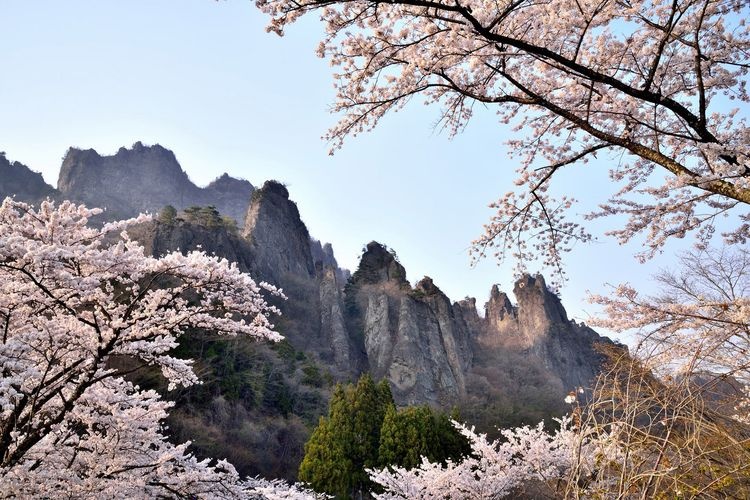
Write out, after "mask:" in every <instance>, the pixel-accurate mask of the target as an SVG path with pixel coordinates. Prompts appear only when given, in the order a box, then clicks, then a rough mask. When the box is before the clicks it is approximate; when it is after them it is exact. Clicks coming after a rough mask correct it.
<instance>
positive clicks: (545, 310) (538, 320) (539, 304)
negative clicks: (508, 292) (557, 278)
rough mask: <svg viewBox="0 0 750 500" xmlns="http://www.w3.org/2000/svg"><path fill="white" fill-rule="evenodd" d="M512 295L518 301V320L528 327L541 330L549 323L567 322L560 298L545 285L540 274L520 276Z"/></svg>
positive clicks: (547, 326) (546, 327)
mask: <svg viewBox="0 0 750 500" xmlns="http://www.w3.org/2000/svg"><path fill="white" fill-rule="evenodd" d="M513 295H515V297H516V300H517V301H518V317H519V320H520V321H521V322H522V323H526V322H528V323H529V326H530V329H533V330H536V331H540V332H541V331H545V330H546V329H548V328H549V326H550V325H551V324H565V323H568V315H567V313H566V312H565V308H563V306H562V304H561V303H560V298H559V297H558V296H557V295H556V294H555V293H553V292H552V291H551V290H550V289H549V288H548V287H547V284H546V282H545V281H544V278H543V277H542V276H541V275H539V274H537V275H535V276H531V275H530V274H524V275H523V276H521V278H519V279H518V280H517V281H516V283H515V285H514V287H513Z"/></svg>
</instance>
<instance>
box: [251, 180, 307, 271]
mask: <svg viewBox="0 0 750 500" xmlns="http://www.w3.org/2000/svg"><path fill="white" fill-rule="evenodd" d="M242 236H243V237H244V238H245V239H247V240H248V242H249V243H250V245H251V247H252V249H253V256H254V260H255V262H256V267H257V271H258V273H259V274H260V275H261V276H264V277H265V279H269V280H272V281H274V282H275V283H276V284H281V285H283V284H285V282H287V281H288V280H289V278H290V277H298V278H303V279H308V278H312V277H313V276H314V273H315V268H314V265H313V258H312V251H311V250H310V234H309V233H308V231H307V227H306V226H305V224H304V223H303V222H302V219H301V218H300V215H299V210H298V209H297V204H296V203H294V202H293V201H291V200H290V199H289V191H287V189H286V187H284V185H283V184H281V183H279V182H276V181H267V182H266V183H265V184H264V185H263V187H262V188H260V189H257V190H255V192H254V193H253V196H252V199H251V202H250V206H249V207H248V209H247V215H246V216H245V227H244V229H243V231H242Z"/></svg>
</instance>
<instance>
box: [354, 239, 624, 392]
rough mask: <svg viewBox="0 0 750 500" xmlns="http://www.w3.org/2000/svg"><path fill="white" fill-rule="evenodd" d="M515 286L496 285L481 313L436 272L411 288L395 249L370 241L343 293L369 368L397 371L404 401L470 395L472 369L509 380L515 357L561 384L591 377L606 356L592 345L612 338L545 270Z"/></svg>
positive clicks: (376, 372)
mask: <svg viewBox="0 0 750 500" xmlns="http://www.w3.org/2000/svg"><path fill="white" fill-rule="evenodd" d="M514 295H515V297H516V300H517V301H518V305H513V304H512V303H511V300H510V298H509V297H508V295H507V294H505V293H503V292H501V291H500V289H499V288H498V287H497V285H496V286H493V287H492V290H491V292H490V299H489V301H488V302H487V304H486V305H485V317H484V318H482V317H480V316H479V314H478V312H477V308H476V300H475V299H472V298H467V299H464V300H463V301H461V302H457V303H455V304H452V305H451V303H450V302H449V300H448V298H447V297H446V296H445V294H443V292H442V291H440V289H439V288H438V287H437V286H436V285H435V284H434V283H433V281H432V280H431V279H430V278H427V277H425V278H424V279H422V280H421V281H420V282H419V283H417V284H416V286H415V287H414V288H413V289H412V288H411V287H410V286H409V283H408V281H406V273H405V270H404V268H403V266H401V264H399V263H398V261H397V260H396V258H395V257H394V254H393V253H392V252H390V251H389V250H388V249H387V248H386V247H384V246H382V245H379V244H378V243H375V242H372V243H370V244H368V245H367V249H366V251H365V253H364V254H363V256H362V259H361V262H360V265H359V268H358V269H357V271H356V272H355V273H354V275H353V277H352V281H351V285H350V286H348V287H347V297H346V300H347V301H348V302H350V303H352V304H353V305H354V307H352V308H351V309H350V310H349V313H350V315H352V316H353V319H350V321H349V324H350V325H351V326H352V329H353V331H355V332H356V330H357V329H360V330H361V331H362V334H363V336H364V351H365V357H366V362H367V365H368V366H369V370H370V372H371V373H372V374H373V376H375V377H376V378H378V377H386V378H388V379H389V380H390V381H391V383H392V386H393V389H394V391H393V393H394V398H395V399H396V401H397V402H398V403H399V404H424V403H428V404H432V405H436V406H443V407H447V406H450V405H451V404H455V403H457V402H459V401H461V400H462V399H464V398H466V397H467V396H469V394H468V393H469V392H471V388H469V387H468V386H467V377H470V376H473V375H474V374H481V377H483V379H484V380H485V383H488V384H490V385H493V384H499V383H501V380H502V381H503V383H505V382H507V380H510V379H513V376H512V374H511V373H508V370H512V367H506V368H503V369H501V370H500V372H502V373H500V374H499V375H498V366H497V363H498V361H499V360H503V362H507V360H508V359H509V357H512V358H513V359H520V360H522V361H521V363H526V364H528V365H529V366H531V367H533V368H534V373H535V374H536V376H540V377H542V378H545V377H546V378H548V379H549V380H548V383H546V385H547V386H548V387H550V388H555V390H558V391H560V392H561V388H568V389H569V388H573V387H578V386H584V387H586V386H588V385H589V384H590V383H591V381H592V380H593V378H594V377H595V375H596V373H597V371H598V368H599V366H600V363H601V357H600V356H599V354H598V353H597V352H596V351H595V350H594V347H593V346H594V344H595V343H596V342H600V341H603V342H608V341H609V340H608V339H604V338H602V337H600V336H599V335H598V334H597V333H596V332H594V331H593V330H591V329H590V328H588V327H586V326H584V325H578V324H576V323H575V322H572V321H569V320H568V317H567V314H566V312H565V309H564V308H563V307H562V304H561V303H560V300H559V298H558V297H557V296H556V295H555V294H554V293H552V292H551V291H550V290H548V288H547V286H546V284H545V282H544V279H543V278H542V277H541V276H535V277H532V276H528V275H525V276H523V277H522V278H521V279H519V280H518V281H517V282H516V284H515V287H514ZM518 382H519V383H523V381H518ZM562 396H563V394H562V392H561V394H560V395H559V396H558V397H559V399H560V400H561V399H562Z"/></svg>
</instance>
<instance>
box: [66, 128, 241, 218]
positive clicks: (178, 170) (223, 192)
mask: <svg viewBox="0 0 750 500" xmlns="http://www.w3.org/2000/svg"><path fill="white" fill-rule="evenodd" d="M57 188H58V190H59V191H60V192H61V193H62V196H63V197H65V198H67V199H72V200H75V201H79V202H84V203H86V204H87V205H89V206H97V207H102V208H106V209H107V213H106V217H107V219H120V218H126V217H132V216H134V215H137V214H139V213H141V212H151V213H157V212H158V211H159V210H161V209H162V208H163V207H164V206H166V205H172V206H174V207H175V208H177V209H178V210H179V209H184V208H187V207H190V206H193V205H198V206H206V205H213V206H215V207H216V208H217V209H218V210H219V212H220V213H222V214H223V215H228V216H229V217H232V218H233V219H235V220H236V221H237V223H238V224H240V225H241V224H242V222H243V220H244V215H245V211H246V210H247V206H248V204H249V202H250V195H251V194H252V191H253V186H252V185H251V184H250V183H249V182H248V181H244V180H238V179H233V178H231V177H229V176H228V175H226V174H224V175H223V176H221V177H219V178H218V179H216V180H215V181H214V182H212V183H211V184H209V186H208V187H206V188H199V187H198V186H196V185H195V184H193V183H192V182H191V181H190V179H189V178H188V176H187V174H186V173H185V172H184V171H183V170H182V167H180V164H179V163H178V162H177V158H175V155H174V153H172V151H170V150H168V149H166V148H163V147H162V146H160V145H158V144H157V145H154V146H144V145H143V144H141V143H140V142H136V143H135V144H133V147H132V148H131V149H126V148H120V150H119V151H118V152H117V153H116V154H115V155H112V156H101V155H100V154H99V153H97V152H96V151H94V150H93V149H86V150H82V149H77V148H70V149H69V150H68V152H67V153H66V155H65V158H64V159H63V163H62V167H61V168H60V177H59V179H58V181H57Z"/></svg>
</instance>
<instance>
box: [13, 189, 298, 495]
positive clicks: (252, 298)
mask: <svg viewBox="0 0 750 500" xmlns="http://www.w3.org/2000/svg"><path fill="white" fill-rule="evenodd" d="M97 213H99V211H98V210H89V209H87V208H85V207H83V206H77V205H75V204H73V203H71V202H62V203H60V204H59V205H58V206H55V205H54V204H53V203H52V202H49V201H47V202H43V203H42V204H41V206H40V208H39V209H38V210H36V209H34V208H32V207H31V206H29V205H27V204H24V203H17V202H14V201H13V200H12V199H10V198H8V199H6V200H5V201H4V202H3V203H2V205H0V335H1V336H2V338H0V370H2V377H1V378H0V478H2V480H0V496H23V497H37V498H56V497H60V496H65V497H69V498H82V497H88V498H90V497H93V496H96V497H104V496H111V497H114V498H143V497H156V496H158V497H197V496H200V497H212V498H245V497H253V496H254V495H255V496H260V493H257V492H256V493H254V491H256V487H258V488H265V489H266V490H268V491H269V492H273V491H277V490H278V491H277V492H281V493H283V492H286V493H283V494H284V495H286V494H289V495H291V494H292V493H294V492H295V491H296V492H297V493H299V491H298V490H294V489H291V490H290V489H289V487H285V488H282V487H280V486H279V485H278V484H275V483H268V482H263V481H252V480H249V481H246V482H242V481H240V479H239V477H238V475H237V473H236V471H235V470H234V468H233V467H232V466H231V465H230V464H228V463H226V462H219V463H218V464H217V465H210V463H209V461H208V460H205V461H198V460H196V459H195V457H193V456H192V455H191V454H190V453H188V452H187V447H188V445H189V444H190V443H184V444H181V445H174V444H171V443H169V442H168V441H167V440H166V438H165V436H164V435H163V433H162V432H163V426H162V421H163V420H164V418H165V417H166V416H167V410H168V409H169V408H170V407H171V406H172V405H171V403H168V402H165V401H163V400H162V399H161V398H160V396H159V395H158V394H157V393H156V392H154V391H147V390H143V389H141V388H139V387H138V386H135V385H133V384H132V383H130V382H128V381H126V380H125V379H124V378H123V377H122V376H121V375H120V374H118V372H117V371H116V370H114V369H112V368H111V365H110V364H109V361H110V359H111V358H112V357H113V356H128V357H130V358H131V359H134V360H137V361H139V362H140V363H145V364H148V365H152V366H155V367H159V368H160V369H161V371H162V373H163V375H164V376H165V377H166V379H167V380H168V381H169V384H170V386H171V387H174V386H176V385H191V384H194V383H196V382H197V381H198V380H197V378H196V376H195V373H194V372H193V370H192V367H191V362H190V361H189V360H183V359H178V358H175V357H173V356H172V355H171V354H170V351H172V350H173V349H174V348H175V347H176V346H177V340H178V338H179V337H180V336H181V335H183V334H184V333H185V332H186V331H187V330H188V329H193V328H199V329H208V330H211V331H214V332H218V333H222V334H227V335H243V336H247V337H252V338H256V339H267V340H272V341H273V340H279V339H280V338H281V336H280V335H279V334H278V333H276V332H275V331H273V325H272V324H271V322H270V315H271V314H275V313H277V312H278V311H277V310H276V309H275V308H274V307H272V306H269V305H268V304H267V303H266V302H265V300H264V298H263V295H262V291H265V292H266V293H269V294H273V295H281V292H280V291H278V290H276V289H275V288H274V287H272V286H270V285H267V284H265V283H261V284H256V283H255V281H253V280H252V278H250V277H249V276H248V275H246V274H243V273H241V272H240V271H239V270H238V269H237V267H236V265H234V264H230V263H229V262H227V261H226V260H224V259H219V258H216V257H209V256H207V255H205V254H203V253H199V252H192V253H189V254H187V255H182V254H180V253H170V254H167V255H165V256H163V257H160V258H154V257H150V256H148V255H146V254H145V253H144V249H143V247H142V246H141V245H140V244H138V243H137V242H135V241H132V240H130V239H129V238H128V236H127V233H125V229H126V228H127V227H128V226H129V225H132V224H134V223H137V222H141V221H144V220H146V218H145V217H143V216H142V217H139V218H137V219H132V220H128V221H123V222H118V223H113V224H107V225H105V226H104V227H102V228H100V229H97V228H92V227H89V226H87V222H88V219H89V217H91V216H92V215H95V214H97ZM257 491H261V490H257ZM263 491H265V490H263ZM281 493H279V495H281ZM299 496H300V497H301V496H304V495H303V494H302V493H300V495H299ZM278 497H279V498H281V497H283V495H281V496H278Z"/></svg>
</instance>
